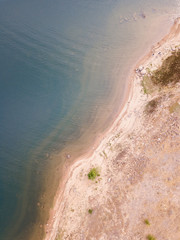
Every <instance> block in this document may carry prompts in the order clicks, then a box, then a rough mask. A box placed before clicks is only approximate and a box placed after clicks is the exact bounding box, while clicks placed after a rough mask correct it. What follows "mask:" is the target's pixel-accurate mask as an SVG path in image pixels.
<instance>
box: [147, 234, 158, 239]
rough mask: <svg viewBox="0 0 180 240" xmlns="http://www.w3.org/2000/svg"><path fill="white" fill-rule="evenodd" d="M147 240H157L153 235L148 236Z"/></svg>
mask: <svg viewBox="0 0 180 240" xmlns="http://www.w3.org/2000/svg"><path fill="white" fill-rule="evenodd" d="M147 240H156V238H155V237H154V236H153V235H151V234H149V235H147Z"/></svg>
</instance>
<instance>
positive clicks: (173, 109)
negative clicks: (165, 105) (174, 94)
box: [169, 102, 180, 113]
mask: <svg viewBox="0 0 180 240" xmlns="http://www.w3.org/2000/svg"><path fill="white" fill-rule="evenodd" d="M169 112H170V113H173V112H180V104H179V103H178V102H176V103H174V104H172V105H171V106H170V107H169Z"/></svg>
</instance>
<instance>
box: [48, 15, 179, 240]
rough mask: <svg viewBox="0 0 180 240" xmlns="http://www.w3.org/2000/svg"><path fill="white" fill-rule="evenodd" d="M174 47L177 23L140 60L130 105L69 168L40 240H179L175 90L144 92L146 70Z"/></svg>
mask: <svg viewBox="0 0 180 240" xmlns="http://www.w3.org/2000/svg"><path fill="white" fill-rule="evenodd" d="M177 48H178V49H180V19H177V20H176V21H175V23H174V25H173V27H172V29H171V31H170V33H169V34H168V35H167V36H166V37H165V38H164V39H163V40H162V41H161V42H159V43H158V44H157V46H155V47H153V48H152V50H151V52H150V53H149V54H148V55H147V56H146V57H145V58H144V59H143V60H142V61H141V63H140V65H141V66H140V67H139V70H138V71H136V72H135V73H134V75H133V79H132V80H133V81H132V86H131V89H130V94H129V98H128V100H127V103H126V104H125V106H124V108H123V110H122V111H121V113H120V115H119V116H118V118H117V119H116V121H115V122H114V124H113V126H112V127H111V129H110V130H109V131H108V132H107V134H106V136H105V137H104V138H103V139H102V141H101V143H100V145H99V146H98V147H97V148H96V149H95V150H94V152H93V154H92V155H91V156H90V157H83V158H81V159H78V161H76V162H75V163H74V164H73V165H72V166H71V168H70V169H69V171H68V173H67V175H66V178H64V182H63V183H61V186H60V189H59V192H58V194H57V196H56V199H55V204H54V208H53V209H52V210H51V214H50V215H51V217H50V219H49V222H48V224H47V225H46V227H45V231H46V237H45V240H54V239H59V240H60V239H63V240H64V239H74V240H83V239H91V240H95V239H101V240H105V239H106V240H115V239H119V240H140V239H146V237H147V235H148V234H152V235H154V236H155V237H156V239H158V240H180V164H179V163H180V135H179V133H180V131H179V127H180V113H179V111H174V112H170V111H169V107H170V106H172V104H174V103H178V102H179V103H180V85H179V83H177V84H176V85H175V86H173V87H172V86H171V87H166V88H164V89H162V90H161V91H160V92H159V91H156V89H155V90H154V91H153V92H152V94H149V95H147V94H144V92H143V89H142V86H141V81H142V78H143V74H147V68H148V69H150V70H154V69H157V68H158V67H159V66H160V65H161V63H162V61H163V59H165V58H166V57H167V56H169V55H170V54H171V53H172V51H174V50H175V49H177ZM142 69H146V71H144V70H142ZM140 70H142V71H140ZM159 96H160V98H159V103H158V106H157V108H156V110H155V111H154V112H153V113H152V114H147V113H145V106H146V104H147V103H148V102H149V101H150V100H151V99H154V98H157V97H159ZM93 167H96V168H98V169H99V172H100V176H99V177H97V179H96V180H94V181H92V180H89V179H88V177H87V174H88V172H89V171H90V169H91V168H93ZM88 209H92V210H93V212H92V214H89V212H88ZM145 219H148V220H149V222H150V225H147V224H145V223H144V220H145ZM56 237H57V238H56Z"/></svg>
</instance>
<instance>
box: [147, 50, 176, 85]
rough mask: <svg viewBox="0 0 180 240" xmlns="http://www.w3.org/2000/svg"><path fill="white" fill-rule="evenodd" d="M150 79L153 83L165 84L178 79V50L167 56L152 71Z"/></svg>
mask: <svg viewBox="0 0 180 240" xmlns="http://www.w3.org/2000/svg"><path fill="white" fill-rule="evenodd" d="M151 80H152V82H153V83H154V84H157V85H161V86H166V85H168V84H169V83H176V82H179V81H180V51H177V52H174V53H172V55H171V56H169V57H167V58H166V59H165V60H164V62H163V64H162V66H161V67H160V68H159V69H157V70H156V71H154V73H153V75H152V77H151Z"/></svg>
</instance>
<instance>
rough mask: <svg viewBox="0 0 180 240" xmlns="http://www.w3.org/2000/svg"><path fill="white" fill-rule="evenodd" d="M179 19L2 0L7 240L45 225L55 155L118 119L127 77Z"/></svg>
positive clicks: (1, 206) (1, 155)
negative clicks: (41, 205) (45, 202)
mask: <svg viewBox="0 0 180 240" xmlns="http://www.w3.org/2000/svg"><path fill="white" fill-rule="evenodd" d="M143 14H145V15H146V18H143ZM177 14H178V7H177V3H176V1H171V6H169V1H161V0H159V1H154V0H151V1H148V3H146V1H143V0H142V1H138V0H134V1H132V0H127V1H126V2H124V1H122V0H102V1H90V0H86V1H84V0H77V1H74V0H69V1H67V0H53V1H50V0H44V1H42V0H38V1H37V0H36V1H27V0H24V1H22V0H14V1H13V0H9V1H0V116H1V117H0V239H2V240H9V239H10V240H12V239H15V240H16V239H17V240H18V239H28V235H29V233H30V232H32V231H33V226H34V223H36V222H39V223H40V222H43V221H42V218H43V216H42V215H38V214H37V213H38V211H39V208H38V206H37V202H38V201H39V199H40V198H41V195H42V193H43V194H45V193H44V192H45V188H44V185H45V184H47V181H48V178H46V175H45V173H47V168H49V166H52V168H51V171H49V172H50V174H51V175H52V173H53V171H54V169H55V168H56V167H57V166H58V163H60V162H61V160H62V159H61V158H59V160H57V158H56V160H53V158H51V157H50V156H51V155H52V153H56V154H57V153H59V152H61V150H62V149H63V148H64V147H66V148H68V144H71V146H72V144H73V143H74V144H77V145H78V144H80V143H79V142H78V139H80V137H81V136H83V135H84V136H86V139H87V136H90V135H91V137H90V139H89V140H88V139H87V142H85V143H87V145H88V144H89V143H90V141H91V139H95V137H96V136H97V135H98V133H99V132H101V131H103V130H104V129H105V128H106V127H107V125H108V124H109V123H110V122H112V121H113V119H114V116H115V113H117V111H118V109H119V107H120V103H121V102H122V99H123V96H124V90H125V85H126V81H127V71H128V69H129V68H130V67H131V66H132V64H133V63H134V61H135V60H136V59H137V57H140V55H141V54H142V53H143V52H144V51H145V50H146V49H147V48H148V47H149V46H150V44H151V42H152V41H153V40H154V41H155V39H156V36H157V35H158V34H159V35H161V34H160V33H159V29H158V25H161V26H162V23H163V21H164V22H165V19H171V20H172V19H173V18H174V17H175V16H176V15H177ZM122 19H123V21H122ZM169 26H170V21H169V25H168V24H167V29H168V28H169ZM165 32H166V29H163V30H162V35H163V33H165ZM92 129H94V131H92ZM85 145H86V144H85ZM85 145H83V144H82V145H81V146H79V148H78V149H80V151H79V154H80V152H81V151H85V149H86V148H85ZM71 154H72V155H73V151H72V153H71ZM53 161H54V162H55V164H54V163H53ZM58 161H59V162H58ZM52 189H53V187H52ZM54 189H55V187H54ZM46 199H47V196H46ZM47 208H48V207H47ZM41 211H43V208H42V209H41ZM41 232H42V231H41V230H40V235H41ZM40 235H39V236H40ZM25 236H26V237H25ZM39 238H40V237H39Z"/></svg>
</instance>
